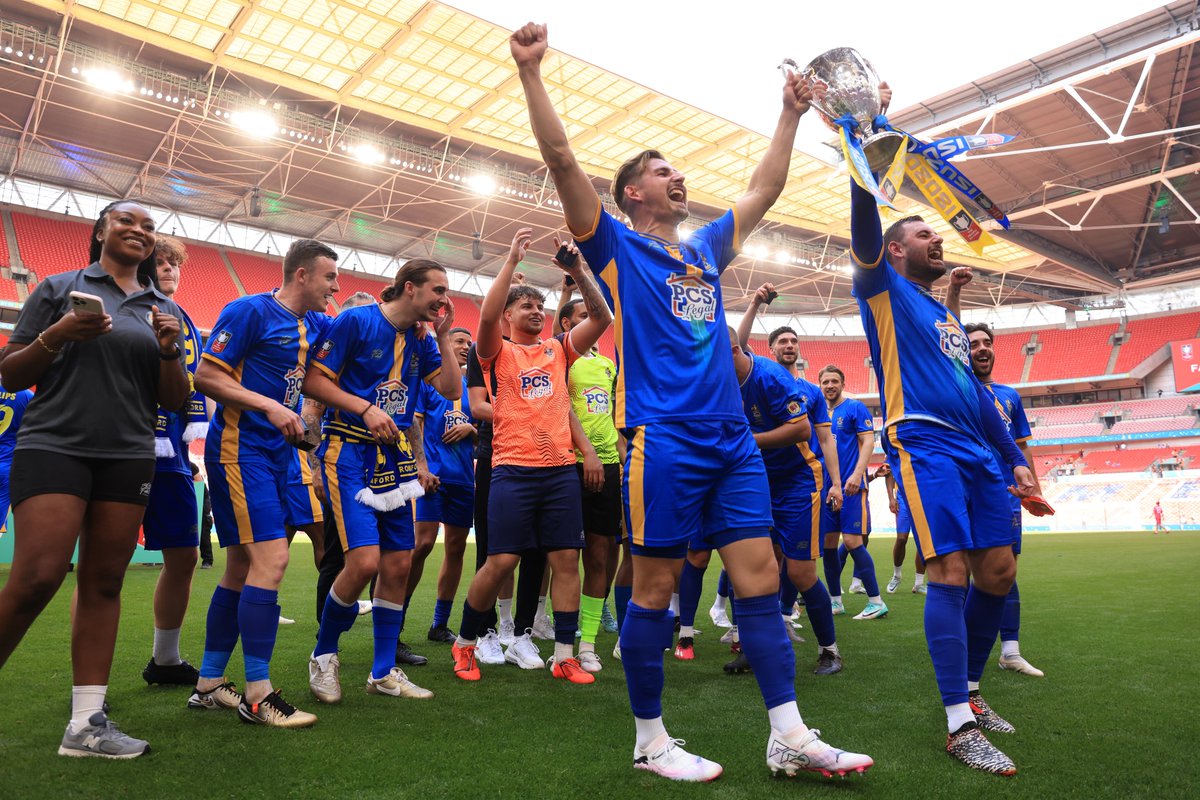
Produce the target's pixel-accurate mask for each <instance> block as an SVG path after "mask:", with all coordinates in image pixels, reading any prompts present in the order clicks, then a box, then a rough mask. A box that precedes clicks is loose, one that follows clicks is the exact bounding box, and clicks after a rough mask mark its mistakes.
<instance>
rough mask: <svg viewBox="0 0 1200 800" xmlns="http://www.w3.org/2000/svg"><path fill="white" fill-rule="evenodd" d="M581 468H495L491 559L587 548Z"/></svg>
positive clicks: (490, 515)
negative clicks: (539, 551) (505, 554)
mask: <svg viewBox="0 0 1200 800" xmlns="http://www.w3.org/2000/svg"><path fill="white" fill-rule="evenodd" d="M580 490H581V487H580V485H579V474H578V473H577V472H576V471H575V465H574V464H571V465H569V466H565V467H518V466H513V465H511V464H502V465H499V466H494V467H493V468H492V488H491V494H490V495H489V497H488V522H487V524H488V555H491V554H493V553H523V552H525V551H527V550H578V549H581V548H582V547H583V501H582V500H581V498H580Z"/></svg>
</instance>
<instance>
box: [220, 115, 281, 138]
mask: <svg viewBox="0 0 1200 800" xmlns="http://www.w3.org/2000/svg"><path fill="white" fill-rule="evenodd" d="M229 121H230V122H231V123H233V127H235V128H237V129H238V130H240V131H242V132H243V133H246V134H249V135H250V136H253V137H254V138H255V139H267V138H269V137H271V136H273V135H274V134H275V133H276V132H278V131H279V123H278V122H276V121H275V118H274V117H272V116H271V115H270V114H268V113H267V112H265V111H257V110H245V111H234V112H233V113H232V114H230V115H229Z"/></svg>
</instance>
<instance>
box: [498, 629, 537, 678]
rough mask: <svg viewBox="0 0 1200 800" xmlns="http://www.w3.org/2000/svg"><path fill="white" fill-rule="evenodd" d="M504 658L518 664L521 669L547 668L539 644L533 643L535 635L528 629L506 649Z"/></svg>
mask: <svg viewBox="0 0 1200 800" xmlns="http://www.w3.org/2000/svg"><path fill="white" fill-rule="evenodd" d="M504 660H505V661H507V662H508V663H510V664H516V665H517V666H518V667H520V668H521V669H545V668H546V662H545V661H542V658H541V655H540V654H539V653H538V648H537V645H536V644H534V643H533V637H532V636H531V635H530V631H529V630H528V629H527V630H526V631H525V633H524V634H523V635H521V636H518V637H517V638H516V641H514V642H513V643H512V644H510V645H509V646H508V649H507V650H505V651H504Z"/></svg>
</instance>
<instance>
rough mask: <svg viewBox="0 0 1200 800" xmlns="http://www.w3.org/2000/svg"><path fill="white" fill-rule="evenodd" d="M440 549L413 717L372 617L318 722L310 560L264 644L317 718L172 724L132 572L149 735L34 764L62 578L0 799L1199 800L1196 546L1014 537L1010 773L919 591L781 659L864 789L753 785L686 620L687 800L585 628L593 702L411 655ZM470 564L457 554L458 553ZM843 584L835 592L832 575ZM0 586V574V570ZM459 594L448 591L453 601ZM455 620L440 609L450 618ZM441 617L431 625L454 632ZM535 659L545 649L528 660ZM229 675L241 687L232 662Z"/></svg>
mask: <svg viewBox="0 0 1200 800" xmlns="http://www.w3.org/2000/svg"><path fill="white" fill-rule="evenodd" d="M891 545H892V540H891V538H890V537H885V536H880V537H878V538H877V539H876V540H875V541H873V542H872V545H871V551H872V553H873V554H874V557H875V561H876V565H877V571H878V574H879V577H880V579H881V581H880V582H881V585H882V584H883V583H885V582H886V580H887V578H888V576H889V575H890V573H891ZM438 557H439V555H438V551H435V553H434V556H433V557H432V558H431V559H430V563H429V564H428V565H427V566H426V572H425V574H426V581H425V583H424V584H423V585H422V587H421V590H420V592H419V593H418V596H417V598H416V599H415V600H414V602H413V606H412V608H411V609H410V611H409V624H408V631H407V633H406V635H405V637H404V638H405V639H406V640H407V641H409V642H410V643H412V644H413V645H414V646H415V647H416V649H417V650H418V652H421V653H424V654H426V655H428V656H429V657H430V659H431V661H430V665H429V666H426V667H420V668H413V669H410V670H409V674H410V676H411V677H412V678H413V679H414V680H415V681H416V682H417V683H419V684H420V685H422V686H425V687H428V688H430V689H432V690H433V691H434V692H435V693H436V697H435V698H434V699H433V700H431V701H413V700H399V699H393V698H384V697H377V696H372V695H368V694H366V693H365V691H364V690H363V685H364V681H365V678H366V674H367V671H368V669H369V667H370V651H371V626H370V618H369V617H363V618H361V619H360V620H359V622H358V623H357V624H356V625H355V627H354V629H353V630H351V631H350V632H349V633H348V634H346V636H345V637H344V638H343V640H342V682H343V688H344V691H345V699H344V701H343V703H342V704H341V705H340V706H336V707H321V706H319V705H318V704H317V703H316V701H315V700H313V699H312V697H311V695H310V694H309V692H308V687H307V684H306V677H307V671H306V663H307V656H308V653H309V651H310V649H311V647H312V644H313V635H314V632H315V622H314V620H313V613H314V597H313V584H314V580H315V571H314V570H313V567H312V562H311V560H310V551H309V550H308V546H307V544H297V545H296V546H295V547H294V548H293V557H292V565H291V568H290V569H289V572H288V576H287V578H286V579H285V582H284V586H283V590H282V592H281V595H282V600H281V602H282V605H283V609H284V612H285V613H286V614H287V615H288V616H291V617H294V618H296V620H297V624H296V625H293V626H289V627H283V628H281V629H280V632H279V640H278V645H277V647H276V650H275V659H274V663H273V668H272V673H273V674H272V677H273V680H274V681H275V684H276V686H277V687H280V688H281V689H282V690H283V692H284V696H285V697H287V698H289V699H290V700H292V701H294V702H296V703H297V704H298V705H299V706H300V707H301V708H304V709H305V710H309V711H313V712H315V713H317V714H318V715H319V716H320V721H319V722H318V723H317V725H316V727H314V728H312V729H310V730H303V731H280V730H267V729H263V728H256V727H251V726H247V725H243V724H241V723H239V722H238V720H237V719H236V716H235V715H234V714H233V713H216V712H196V711H189V710H187V709H185V707H184V701H185V700H186V698H187V692H186V690H184V689H182V688H178V689H163V688H157V687H155V688H148V687H147V686H145V685H144V683H143V681H142V678H141V670H142V667H143V666H144V665H145V663H146V660H147V659H148V658H149V656H150V641H151V633H152V624H153V623H152V615H151V594H152V591H153V587H154V581H155V579H156V577H157V570H156V569H154V568H146V567H135V568H132V569H131V570H130V573H129V575H128V578H127V580H126V582H125V592H124V616H123V619H122V623H121V630H120V638H119V641H118V644H117V654H116V661H115V664H114V667H113V673H112V679H111V685H110V687H109V695H108V696H109V701H110V702H111V703H112V706H113V714H112V716H113V719H114V720H116V721H117V722H118V723H119V724H120V725H121V726H122V727H123V729H124V730H127V731H128V732H130V733H131V734H133V735H135V736H138V737H141V738H145V739H147V740H149V741H150V742H151V745H152V747H153V753H152V754H151V755H150V756H149V757H145V758H141V759H137V760H134V761H128V762H108V761H102V760H99V759H65V758H60V757H58V756H57V755H56V754H55V750H56V748H57V746H58V742H59V739H60V737H61V736H62V731H63V727H64V725H65V724H66V721H67V717H68V710H69V696H70V684H71V673H70V660H69V654H68V631H67V608H68V603H69V598H70V595H71V589H72V587H73V579H72V578H71V577H70V576H68V580H67V582H66V584H65V585H64V586H63V588H62V590H61V591H60V592H59V594H58V596H57V598H56V599H55V600H54V602H53V603H52V605H51V606H50V607H49V608H48V609H47V610H46V612H45V613H43V614H42V616H41V618H40V619H39V621H38V622H37V624H36V625H35V626H34V627H33V629H32V630H31V631H30V632H29V634H28V635H27V636H26V637H25V640H24V641H23V642H22V644H21V646H20V647H19V648H18V650H17V652H16V653H15V654H14V656H13V657H12V659H11V660H10V661H9V663H8V664H7V665H6V666H5V668H4V669H3V671H0V775H2V776H3V777H2V778H0V796H3V797H4V798H12V799H13V800H17V799H18V798H22V799H23V798H43V797H44V798H65V797H87V798H121V797H138V798H141V797H144V798H176V797H178V798H205V797H306V798H308V797H329V798H337V800H353V799H354V798H375V797H379V798H395V797H414V798H443V797H461V798H467V797H471V798H491V797H514V798H553V797H564V798H588V797H593V796H599V797H604V798H623V797H655V798H673V797H713V798H743V797H744V798H785V797H787V798H790V797H826V798H828V797H834V796H843V797H857V798H866V797H871V798H940V797H946V798H972V800H974V799H975V798H990V797H1004V798H1010V797H1011V798H1018V797H1019V798H1075V797H1077V798H1087V799H1088V800H1094V798H1108V797H1113V798H1137V797H1151V798H1156V799H1160V798H1184V797H1198V796H1200V768H1198V767H1197V761H1196V759H1195V747H1196V745H1197V743H1200V725H1198V724H1197V716H1196V715H1195V713H1194V711H1193V709H1192V706H1194V705H1196V702H1197V692H1198V691H1200V681H1198V679H1197V676H1198V674H1200V672H1198V670H1197V663H1198V657H1200V648H1198V646H1197V642H1198V641H1200V636H1198V635H1197V634H1198V633H1200V624H1198V622H1197V620H1198V615H1197V611H1198V610H1200V606H1198V604H1197V602H1196V599H1195V596H1196V595H1195V590H1194V584H1193V583H1192V581H1193V580H1194V579H1195V574H1196V571H1197V567H1198V566H1200V537H1198V536H1196V535H1189V534H1171V535H1168V536H1163V535H1159V536H1152V535H1150V534H1147V533H1128V534H1124V533H1104V534H1074V535H1036V536H1028V537H1027V539H1026V545H1025V554H1024V555H1023V556H1022V558H1021V572H1020V584H1021V597H1022V600H1023V608H1022V614H1023V620H1022V623H1023V624H1022V637H1021V645H1022V652H1023V653H1024V654H1025V655H1026V656H1027V657H1028V658H1029V659H1030V660H1031V661H1032V662H1033V663H1034V664H1036V665H1037V666H1039V667H1041V668H1042V669H1044V670H1045V671H1046V674H1047V677H1046V678H1045V679H1035V678H1028V677H1024V676H1019V675H1014V674H1011V673H1006V672H1002V671H1001V670H1000V669H999V668H998V667H997V666H996V663H995V658H996V655H997V654H998V648H997V651H996V653H994V654H993V656H992V659H991V661H990V662H989V665H988V668H987V672H986V673H985V676H984V683H983V689H984V696H985V697H987V699H988V700H989V702H991V704H992V706H993V707H994V708H996V709H997V710H998V711H999V712H1000V713H1001V714H1002V715H1003V716H1005V717H1006V718H1008V719H1009V721H1011V722H1012V723H1013V724H1014V725H1015V726H1016V727H1017V733H1016V734H1015V735H1011V736H1002V735H1000V734H993V741H995V742H997V744H999V745H1000V746H1001V747H1002V748H1003V749H1004V750H1005V751H1006V752H1008V754H1009V755H1010V756H1012V757H1013V759H1014V760H1015V761H1016V763H1017V765H1018V768H1019V770H1020V773H1019V774H1018V775H1017V776H1016V777H1015V778H1012V779H1004V778H998V777H992V776H987V775H982V774H978V773H974V772H972V771H970V770H968V769H966V768H965V767H962V766H961V765H959V764H958V763H957V762H954V761H952V760H951V759H950V758H949V757H948V756H947V755H946V754H945V753H944V752H943V749H942V748H943V744H944V736H945V725H944V716H943V714H942V710H941V707H940V703H939V700H938V695H937V690H936V687H935V685H934V681H933V672H932V668H931V667H930V664H929V656H928V653H927V652H926V650H925V642H924V636H923V633H922V621H921V615H922V605H923V602H924V598H923V597H922V596H919V595H913V594H910V593H909V589H910V588H911V585H912V563H911V559H912V547H911V546H910V547H909V563H908V564H906V565H905V573H904V582H903V583H902V584H901V589H900V590H899V591H898V592H897V593H896V594H895V595H885V599H886V601H887V602H888V605H889V607H890V609H891V613H890V615H889V616H888V617H887V618H886V619H884V620H879V621H872V622H855V621H852V620H851V619H850V616H849V615H852V614H854V613H857V612H858V611H859V610H861V607H862V606H863V605H864V604H865V598H863V597H862V596H860V595H848V596H847V597H846V601H847V605H848V609H847V612H848V615H847V616H844V617H838V622H837V627H838V638H839V643H840V645H841V648H842V651H843V653H844V655H845V659H846V669H845V671H844V672H843V673H842V674H840V675H837V676H834V677H831V678H821V679H818V678H817V677H815V676H814V675H812V673H811V669H812V666H813V663H814V660H815V643H814V642H813V639H812V635H811V630H809V629H808V627H807V625H806V626H805V630H804V631H803V632H802V634H803V635H804V636H805V637H806V638H807V639H808V640H809V641H808V642H807V643H805V644H803V645H797V673H798V674H797V679H796V688H797V693H798V696H799V702H800V709H801V713H802V714H803V715H804V718H805V721H806V722H807V723H808V724H809V725H810V726H813V727H817V728H820V729H821V730H822V731H823V733H824V736H825V738H826V739H827V740H828V741H830V742H832V743H833V744H835V745H838V746H841V747H845V748H850V749H856V750H859V751H860V752H866V753H870V754H871V755H872V756H873V757H874V758H875V760H876V766H875V767H874V768H873V769H872V770H871V771H870V772H868V773H867V774H866V775H865V776H858V777H854V778H850V779H847V780H845V781H839V780H833V781H827V780H825V779H822V778H820V777H818V776H815V775H810V776H802V777H799V778H796V779H793V780H790V781H789V780H782V779H779V780H772V778H771V776H770V773H769V771H768V770H767V768H766V766H765V763H764V750H765V746H766V737H767V732H768V731H767V722H766V715H765V713H764V711H763V709H762V705H761V701H760V698H759V694H758V689H757V686H756V684H755V682H754V679H753V677H752V676H728V675H725V674H724V673H723V672H722V671H721V665H722V664H723V663H725V661H727V660H728V649H727V648H726V647H725V646H724V645H721V644H720V643H719V642H718V641H717V639H718V637H719V636H720V631H719V630H717V629H715V628H714V627H713V626H712V625H711V624H710V623H709V621H708V619H707V615H706V614H705V613H704V609H707V607H708V605H709V604H710V603H711V601H712V596H713V591H714V589H715V581H716V576H717V570H716V569H715V568H713V569H710V570H709V573H708V575H707V581H706V587H705V596H704V598H703V600H702V601H701V608H702V610H701V613H700V615H699V619H698V624H699V626H700V627H701V628H702V630H703V635H701V636H699V637H698V638H697V646H696V660H695V661H694V662H691V663H681V662H677V661H675V660H674V658H672V657H670V656H669V655H668V656H667V659H666V661H667V690H666V695H665V707H666V722H667V726H668V729H669V730H670V731H671V732H672V734H673V735H675V736H678V737H682V738H685V739H687V742H688V748H689V749H691V750H693V751H695V752H698V753H701V754H704V755H706V756H708V757H710V758H713V759H716V760H718V761H720V762H721V763H722V764H724V766H725V774H724V776H723V777H722V778H721V779H720V780H719V781H717V782H716V783H714V784H711V785H708V786H690V785H676V784H671V783H669V782H667V781H664V780H662V779H659V778H656V777H654V776H651V775H649V774H647V773H642V772H637V771H635V770H634V769H632V767H631V766H630V761H631V756H630V750H631V748H632V744H633V725H632V722H631V719H630V716H629V710H628V705H627V701H626V696H625V685H624V679H623V675H622V672H621V668H620V665H619V664H618V663H617V662H616V661H615V660H614V659H613V658H612V657H611V652H612V647H613V643H614V640H615V635H612V634H601V641H600V643H599V647H598V649H599V651H600V652H601V655H602V656H603V657H604V665H605V668H604V671H603V672H602V673H601V674H600V675H599V680H598V682H597V683H596V685H595V686H592V687H576V686H569V685H563V684H561V683H559V682H556V681H553V680H551V679H550V677H549V676H548V675H547V674H543V673H538V672H526V671H522V670H518V669H517V668H515V667H513V666H511V665H509V666H504V667H491V668H484V679H483V680H482V681H481V682H480V683H478V684H475V685H464V684H462V683H461V682H459V681H457V680H456V679H455V678H454V677H453V676H452V674H451V671H450V661H449V646H447V645H434V644H432V643H429V642H426V641H425V640H424V632H425V630H426V628H427V627H428V624H429V618H430V614H431V613H432V607H433V599H432V583H433V580H432V578H433V576H434V575H435V574H436V571H437V563H436V562H437V559H438ZM467 561H468V563H471V554H470V553H468V558H467ZM217 567H218V569H214V570H211V571H201V572H197V573H196V578H195V582H194V585H193V594H192V607H191V610H190V613H189V617H188V621H187V623H186V625H185V628H184V635H183V645H182V649H183V655H184V657H185V658H188V659H189V660H191V661H192V663H194V664H199V662H200V657H201V650H202V645H203V636H204V614H205V610H206V607H207V603H208V597H209V595H210V593H211V591H212V588H213V586H214V585H215V583H216V581H217V578H218V577H219V574H220V572H219V567H220V563H219V562H218V565H217ZM848 573H849V570H847V574H846V575H845V576H844V580H845V582H846V583H848V582H849V578H850V576H849V574H848ZM4 578H5V579H6V578H7V575H5V576H4ZM463 591H465V585H464V586H463V588H462V589H461V590H460V598H461V595H462V592H463ZM459 602H460V603H461V600H460V601H459ZM460 610H461V605H459V604H456V606H455V613H454V615H453V617H452V626H453V627H455V628H456V627H457V622H458V614H459V612H460ZM545 652H546V648H543V653H545ZM230 675H231V677H232V678H233V679H234V680H235V682H236V683H238V685H241V683H242V676H241V655H240V651H239V652H236V653H235V654H234V658H233V661H232V662H231V665H230Z"/></svg>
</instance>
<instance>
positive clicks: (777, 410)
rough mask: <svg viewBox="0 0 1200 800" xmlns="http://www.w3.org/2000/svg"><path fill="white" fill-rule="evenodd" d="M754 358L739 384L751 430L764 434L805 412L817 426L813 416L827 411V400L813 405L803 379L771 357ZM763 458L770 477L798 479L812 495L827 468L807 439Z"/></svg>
mask: <svg viewBox="0 0 1200 800" xmlns="http://www.w3.org/2000/svg"><path fill="white" fill-rule="evenodd" d="M752 358H753V361H754V363H753V366H752V367H751V368H750V374H749V375H747V376H746V380H744V381H743V382H742V385H741V387H740V389H741V395H742V410H743V413H744V414H745V417H746V421H747V422H749V423H750V430H751V431H752V432H753V433H765V432H767V431H772V430H775V429H776V428H778V427H779V426H780V425H783V424H786V423H788V422H791V421H792V420H796V419H801V418H802V417H804V416H805V415H807V416H808V418H809V422H810V423H811V424H813V425H816V424H817V422H816V419H814V416H819V414H820V413H821V412H824V409H825V403H824V401H823V400H822V402H820V403H818V404H817V407H816V408H813V407H812V403H811V401H810V399H809V397H808V396H807V393H806V392H805V391H804V387H803V386H801V382H800V381H796V380H795V379H794V378H792V376H791V374H789V373H788V371H787V370H786V369H784V368H783V367H781V366H779V365H778V364H776V363H775V362H774V361H772V360H770V359H769V358H763V357H762V356H752ZM809 385H810V386H811V385H812V384H809ZM826 424H828V414H826ZM762 458H763V464H764V465H765V466H766V468H767V478H768V479H769V480H772V481H773V480H776V479H779V478H786V479H799V481H800V482H801V484H802V486H803V489H804V491H806V492H808V493H809V494H812V493H813V492H815V491H818V490H819V489H820V487H821V482H822V480H823V478H822V475H823V472H824V471H823V470H822V468H821V462H820V460H819V459H818V458H817V456H816V454H815V453H813V451H812V449H811V447H810V445H809V443H808V442H800V443H798V444H794V445H788V446H787V447H778V448H771V449H768V450H763V451H762Z"/></svg>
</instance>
